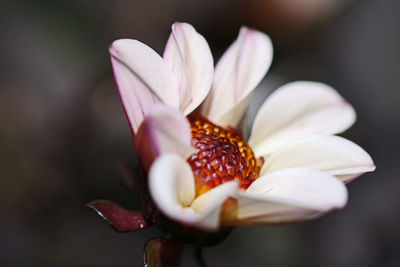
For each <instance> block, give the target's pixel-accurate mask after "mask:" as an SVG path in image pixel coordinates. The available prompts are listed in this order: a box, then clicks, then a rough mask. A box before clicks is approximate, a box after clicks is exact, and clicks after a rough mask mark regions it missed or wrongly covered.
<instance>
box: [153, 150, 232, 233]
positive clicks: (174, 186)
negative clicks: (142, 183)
mask: <svg viewBox="0 0 400 267" xmlns="http://www.w3.org/2000/svg"><path fill="white" fill-rule="evenodd" d="M236 188H237V185H236V182H233V183H226V184H223V185H220V186H218V187H215V188H213V189H212V190H210V191H208V192H207V193H205V194H203V195H201V196H200V197H199V198H197V199H195V198H194V197H195V189H194V177H193V172H192V169H191V168H190V166H189V164H188V163H187V162H186V161H185V160H184V159H182V158H180V157H178V156H177V155H174V154H167V155H163V156H161V157H159V158H157V159H156V160H155V161H154V163H153V165H152V166H151V168H150V174H149V190H150V194H151V196H152V198H153V200H154V202H155V204H156V205H157V206H158V208H159V209H160V210H161V211H162V212H163V213H164V215H166V216H167V217H169V218H170V219H172V220H175V221H178V222H180V223H182V224H184V225H190V226H193V227H197V228H200V229H203V230H208V231H213V230H216V229H217V228H218V226H219V220H218V219H219V214H220V209H221V205H222V203H223V202H224V201H225V199H226V198H228V196H229V195H231V194H233V193H234V192H235V190H236Z"/></svg>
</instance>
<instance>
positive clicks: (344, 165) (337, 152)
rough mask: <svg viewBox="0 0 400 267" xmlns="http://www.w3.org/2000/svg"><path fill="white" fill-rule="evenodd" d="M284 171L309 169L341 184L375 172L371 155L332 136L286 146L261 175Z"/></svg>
mask: <svg viewBox="0 0 400 267" xmlns="http://www.w3.org/2000/svg"><path fill="white" fill-rule="evenodd" d="M285 168H308V169H314V170H319V171H324V172H326V173H328V174H331V175H335V176H336V177H337V178H339V179H343V181H344V182H347V181H350V180H352V179H353V178H355V177H358V176H360V175H361V174H363V173H365V172H370V171H373V170H374V169H375V165H374V163H373V161H372V159H371V157H370V155H369V154H368V153H367V152H366V151H365V150H364V149H362V148H361V147H360V146H358V145H357V144H355V143H353V142H351V141H349V140H347V139H345V138H342V137H339V136H333V135H328V136H326V135H317V136H312V137H308V138H304V139H300V140H298V141H295V142H292V143H289V144H286V145H284V146H282V147H281V148H280V149H278V150H277V151H276V152H274V153H272V154H271V155H270V157H268V159H267V160H266V161H265V164H264V166H263V167H262V170H261V175H265V174H267V173H269V172H273V171H276V170H280V169H285Z"/></svg>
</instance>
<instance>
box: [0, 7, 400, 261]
mask: <svg viewBox="0 0 400 267" xmlns="http://www.w3.org/2000/svg"><path fill="white" fill-rule="evenodd" d="M399 14H400V1H398V0H381V1H376V0H375V1H374V0H268V1H267V0H265V1H262V0H231V1H229V0H220V1H212V0H202V1H185V0H172V1H161V0H159V1H156V0H147V1H140V0H136V1H133V0H131V1H130V0H115V1H111V0H87V1H84V0H81V1H79V0H36V1H28V0H26V1H22V0H4V1H1V2H0V40H1V41H0V56H1V60H0V214H1V215H0V216H1V217H0V265H1V266H142V248H143V245H144V243H145V241H146V240H148V239H149V238H151V237H153V236H157V235H159V231H158V230H157V229H146V230H144V231H141V232H135V233H128V234H117V233H115V232H114V231H113V230H112V229H111V228H109V226H108V225H107V224H106V223H105V222H103V221H102V220H101V219H100V218H99V217H98V216H97V215H96V214H95V213H94V212H93V211H91V210H89V209H87V208H85V207H84V204H85V203H87V202H89V201H91V200H94V199H98V198H106V199H111V200H114V201H116V202H118V203H120V204H121V205H123V206H124V207H126V208H131V209H135V208H138V207H139V203H138V199H137V197H136V196H135V195H134V194H132V193H131V192H130V191H129V190H127V189H126V188H125V187H124V186H123V185H122V183H121V181H120V179H119V177H120V174H119V171H118V168H119V167H120V166H121V164H128V165H130V166H135V164H137V158H136V155H135V152H134V149H133V143H132V139H131V135H130V131H129V127H128V124H127V121H126V119H125V116H124V113H123V110H122V107H121V104H120V100H119V97H118V94H117V91H116V88H115V85H114V82H113V77H112V71H111V66H110V62H109V56H108V52H107V47H108V45H109V44H110V43H111V42H112V41H113V40H115V39H117V38H122V37H130V38H135V39H138V40H140V41H142V42H144V43H146V44H148V45H150V46H151V47H153V48H154V49H155V50H156V51H158V52H160V53H161V52H162V50H163V47H164V44H165V42H166V40H167V38H168V35H169V32H170V25H171V24H172V23H173V22H174V21H187V22H190V23H192V24H193V25H194V26H195V27H196V28H197V30H198V31H199V32H200V33H202V34H203V35H204V36H205V37H206V39H207V40H208V42H209V45H210V47H211V49H212V51H213V53H214V56H215V58H218V57H219V56H220V55H221V53H222V52H223V51H224V49H226V48H227V46H228V45H229V44H230V43H231V42H232V41H233V40H234V38H235V37H236V35H237V32H238V29H239V27H240V25H243V24H245V25H248V26H251V27H255V28H258V29H260V30H263V31H265V32H267V33H268V34H269V35H270V36H271V38H272V40H273V43H274V49H275V54H274V62H273V65H272V67H271V70H270V72H269V74H268V75H267V76H266V78H265V79H264V81H263V83H262V85H261V86H260V87H259V88H258V89H257V90H256V95H257V96H258V97H257V98H255V99H253V102H252V105H251V111H252V112H254V110H255V109H256V107H257V105H259V104H260V99H262V98H265V97H266V96H267V95H268V94H269V93H270V92H271V91H272V90H273V89H275V88H277V87H278V86H280V85H282V84H284V83H286V82H289V81H293V80H299V79H300V80H315V81H321V82H325V83H328V84H330V85H332V86H333V87H334V88H336V89H337V90H338V91H339V92H340V93H341V94H342V95H343V96H344V97H345V98H346V99H347V100H348V101H349V102H350V103H352V104H353V105H354V107H355V109H356V111H357V112H358V121H357V123H356V124H355V125H354V126H353V127H352V128H351V129H350V130H348V131H347V132H346V133H345V134H344V136H345V137H348V138H350V139H351V140H353V141H355V142H356V143H358V144H360V145H361V146H362V147H364V148H365V149H366V150H367V151H368V152H370V154H371V155H372V157H373V158H374V160H375V162H376V165H377V167H378V168H377V171H376V172H374V173H371V174H366V175H364V176H362V177H361V178H359V179H358V180H356V181H354V182H352V183H350V184H349V186H348V189H349V192H350V199H349V203H348V205H347V207H346V208H345V209H344V210H341V211H337V212H334V213H332V214H329V215H328V216H325V217H323V218H321V219H318V220H315V221H311V222H305V223H301V224H296V225H289V226H273V227H267V226H257V227H242V228H237V229H235V231H233V233H232V234H231V235H230V236H229V238H228V239H227V240H226V242H224V243H222V244H221V245H218V246H216V247H213V248H208V249H206V250H205V252H204V253H205V259H206V261H207V262H208V263H209V265H210V266H327V267H330V266H339V267H342V266H400V227H399V226H400V177H399V173H400V155H399V148H400V141H399V139H400V138H399V137H400V120H399V115H400V104H399V103H400V82H399V76H400V72H399V69H400V52H399V48H400V30H399V29H400V16H399ZM249 114H250V117H251V112H250V113H249ZM182 266H195V263H194V261H193V256H192V254H191V250H190V248H188V249H187V250H186V251H185V254H184V259H183V265H182Z"/></svg>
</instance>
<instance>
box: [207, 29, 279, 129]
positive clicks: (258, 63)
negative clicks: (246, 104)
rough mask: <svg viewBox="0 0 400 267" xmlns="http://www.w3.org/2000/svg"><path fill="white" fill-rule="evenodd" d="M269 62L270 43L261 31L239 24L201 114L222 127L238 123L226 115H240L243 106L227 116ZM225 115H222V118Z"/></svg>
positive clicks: (262, 75)
mask: <svg viewBox="0 0 400 267" xmlns="http://www.w3.org/2000/svg"><path fill="white" fill-rule="evenodd" d="M271 61H272V44H271V41H270V39H269V37H268V36H267V35H265V34H264V33H262V32H259V31H256V30H253V29H249V28H246V27H242V28H241V29H240V32H239V36H238V38H237V39H236V40H235V42H233V43H232V45H231V46H230V47H229V48H228V50H227V51H226V52H225V53H224V54H223V56H222V57H221V59H220V60H219V62H218V64H217V66H216V68H215V75H214V82H213V85H212V89H211V91H210V94H209V95H208V96H207V98H206V100H205V102H204V103H203V105H202V106H201V113H202V115H204V116H205V117H207V118H208V119H209V120H211V121H212V122H214V123H216V124H218V125H221V126H228V125H230V126H233V127H235V126H237V125H234V122H232V121H229V120H227V118H226V117H228V118H237V117H240V118H241V117H242V116H243V112H244V109H243V108H242V109H240V110H238V111H237V113H236V116H227V115H226V114H227V113H232V112H233V111H232V110H235V108H236V106H237V105H238V104H239V103H241V102H242V101H243V100H244V99H245V98H246V97H247V96H248V95H249V94H250V93H251V91H252V90H253V89H254V88H255V87H256V86H257V85H258V83H259V82H260V81H261V80H262V78H263V77H264V75H265V74H266V72H267V71H268V69H269V67H270V65H271ZM224 117H225V118H224Z"/></svg>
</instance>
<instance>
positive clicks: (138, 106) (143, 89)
mask: <svg viewBox="0 0 400 267" xmlns="http://www.w3.org/2000/svg"><path fill="white" fill-rule="evenodd" d="M109 51H110V54H111V63H112V66H113V71H114V77H115V80H116V83H117V86H118V90H119V94H120V96H121V100H122V103H123V105H124V109H125V112H126V115H127V117H128V120H129V123H130V126H131V128H132V131H133V133H134V134H136V131H137V129H138V128H139V126H140V124H141V122H142V121H143V119H144V117H145V116H146V114H147V112H148V110H149V108H151V107H152V105H153V104H154V103H165V104H167V105H169V106H171V107H174V108H178V104H179V96H178V86H177V84H176V81H175V78H174V76H173V74H172V72H171V71H170V69H169V68H168V66H167V65H166V64H165V62H164V60H163V59H162V58H161V57H160V56H159V55H158V54H157V53H156V52H154V51H153V50H152V49H151V48H150V47H148V46H146V45H145V44H142V43H141V42H139V41H136V40H130V39H121V40H117V41H114V42H113V43H112V45H111V46H110V48H109Z"/></svg>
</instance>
